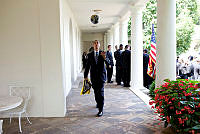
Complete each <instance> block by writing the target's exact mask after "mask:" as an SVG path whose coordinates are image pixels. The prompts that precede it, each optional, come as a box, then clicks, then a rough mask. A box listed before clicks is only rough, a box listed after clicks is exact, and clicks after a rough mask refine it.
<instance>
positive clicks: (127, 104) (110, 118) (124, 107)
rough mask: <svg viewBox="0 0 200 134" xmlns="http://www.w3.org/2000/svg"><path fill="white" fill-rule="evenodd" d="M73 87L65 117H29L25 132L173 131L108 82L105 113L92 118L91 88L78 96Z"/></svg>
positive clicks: (11, 131) (13, 129)
mask: <svg viewBox="0 0 200 134" xmlns="http://www.w3.org/2000/svg"><path fill="white" fill-rule="evenodd" d="M81 85H82V83H80V84H79V87H78V88H73V89H72V90H71V92H70V97H69V98H68V100H67V102H68V106H67V107H68V108H67V109H68V112H67V116H66V117H63V118H31V120H32V122H33V124H32V125H29V124H28V123H27V122H26V120H23V123H22V124H23V133H24V134H39V133H40V134H94V133H95V134H173V133H172V132H171V130H169V128H168V129H164V128H163V124H161V125H158V123H159V121H157V120H156V119H155V118H156V115H155V114H154V113H153V111H152V110H151V109H150V108H149V107H148V106H147V105H146V104H145V103H144V102H143V101H142V100H140V98H138V97H137V96H136V95H135V94H134V93H133V92H132V91H130V90H129V89H128V88H122V87H121V86H116V84H115V83H114V84H109V85H108V84H107V85H106V86H105V108H104V115H103V116H102V117H100V118H98V117H95V115H96V113H97V109H96V108H95V105H96V104H95V101H94V94H93V91H92V92H91V94H89V95H84V96H80V88H81ZM4 131H5V133H8V134H16V133H17V132H18V122H17V120H14V122H13V123H12V125H9V120H8V119H7V120H5V123H4Z"/></svg>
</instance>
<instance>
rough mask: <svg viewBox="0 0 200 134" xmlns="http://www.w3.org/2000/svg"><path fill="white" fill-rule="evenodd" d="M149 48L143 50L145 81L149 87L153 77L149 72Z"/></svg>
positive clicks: (145, 85)
mask: <svg viewBox="0 0 200 134" xmlns="http://www.w3.org/2000/svg"><path fill="white" fill-rule="evenodd" d="M147 52H148V51H147V49H144V50H143V82H144V87H146V88H149V85H150V83H151V82H150V81H151V77H150V76H149V75H148V74H147V69H148V63H149V54H148V53H147Z"/></svg>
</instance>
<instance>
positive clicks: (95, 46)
mask: <svg viewBox="0 0 200 134" xmlns="http://www.w3.org/2000/svg"><path fill="white" fill-rule="evenodd" d="M93 46H94V50H95V51H99V48H100V42H99V41H98V40H95V41H94V42H93Z"/></svg>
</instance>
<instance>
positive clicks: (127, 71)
mask: <svg viewBox="0 0 200 134" xmlns="http://www.w3.org/2000/svg"><path fill="white" fill-rule="evenodd" d="M130 73H131V72H130V68H123V82H124V86H130V77H131V76H130Z"/></svg>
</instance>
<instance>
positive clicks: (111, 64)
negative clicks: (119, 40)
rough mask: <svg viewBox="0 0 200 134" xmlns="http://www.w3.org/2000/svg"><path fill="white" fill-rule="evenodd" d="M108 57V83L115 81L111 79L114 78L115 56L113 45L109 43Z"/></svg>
mask: <svg viewBox="0 0 200 134" xmlns="http://www.w3.org/2000/svg"><path fill="white" fill-rule="evenodd" d="M106 57H107V58H108V60H109V64H107V66H106V69H107V79H108V80H107V82H108V83H113V81H111V79H112V75H113V66H114V63H113V56H112V52H111V45H108V51H107V52H106Z"/></svg>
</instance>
